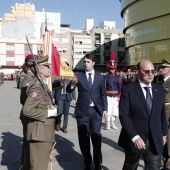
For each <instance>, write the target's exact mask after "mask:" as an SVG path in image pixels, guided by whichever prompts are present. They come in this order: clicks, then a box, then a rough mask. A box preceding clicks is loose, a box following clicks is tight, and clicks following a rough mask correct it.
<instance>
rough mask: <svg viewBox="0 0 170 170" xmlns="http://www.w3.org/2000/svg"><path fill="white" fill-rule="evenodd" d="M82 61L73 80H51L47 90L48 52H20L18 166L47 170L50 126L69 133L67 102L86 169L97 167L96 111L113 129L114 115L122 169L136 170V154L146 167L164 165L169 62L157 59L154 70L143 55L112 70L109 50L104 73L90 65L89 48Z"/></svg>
mask: <svg viewBox="0 0 170 170" xmlns="http://www.w3.org/2000/svg"><path fill="white" fill-rule="evenodd" d="M35 61H36V62H35ZM83 61H84V72H79V73H76V78H75V79H74V80H66V79H64V80H55V81H53V82H52V84H53V85H54V84H55V89H52V90H50V89H49V87H48V83H47V78H48V77H49V76H51V65H50V64H49V63H48V56H45V57H41V58H38V57H37V56H36V55H32V54H30V55H27V56H26V58H25V63H24V64H23V66H22V69H23V71H24V72H25V76H24V78H23V80H22V82H21V83H20V88H21V95H20V103H21V104H22V106H23V107H22V110H21V113H20V119H21V122H22V124H23V150H22V165H23V169H24V170H47V167H48V163H49V158H50V154H51V151H52V147H53V145H54V143H55V130H56V131H59V130H62V131H63V132H64V133H69V132H68V117H69V116H68V115H69V107H70V104H71V103H72V104H74V105H75V113H74V114H75V117H76V122H77V130H78V131H77V132H78V140H79V146H80V151H81V153H82V155H83V158H84V167H83V169H84V170H90V169H91V165H92V162H94V164H95V170H101V169H102V168H101V164H102V162H103V159H102V147H101V143H102V134H101V124H102V117H103V118H104V119H105V130H110V129H111V128H112V129H114V130H117V129H118V127H117V126H116V121H117V120H116V119H117V118H118V117H119V119H120V122H121V125H122V129H121V133H120V136H119V139H118V145H119V146H121V147H123V148H124V152H125V161H124V164H123V165H122V166H123V168H122V169H123V170H136V169H137V167H138V163H139V160H140V158H141V156H143V158H144V163H145V169H147V170H158V169H160V168H161V167H162V168H163V169H165V170H168V169H170V160H169V158H170V134H169V133H170V132H169V130H168V127H169V116H170V114H169V110H170V95H169V88H170V62H169V61H167V60H163V61H162V65H161V69H160V71H159V73H157V72H156V70H155V68H154V65H153V63H152V62H151V61H149V60H142V61H140V62H139V63H138V65H137V67H136V70H134V71H133V72H132V71H131V70H128V72H126V73H124V72H121V71H120V72H118V71H117V63H116V62H115V53H114V52H111V55H110V60H109V62H108V64H107V68H108V73H107V74H105V75H102V74H100V73H99V72H97V71H95V70H94V65H95V57H94V56H93V54H91V53H88V54H86V55H85V56H84V58H83ZM53 87H54V86H53ZM76 88H77V91H78V94H77V95H76V94H75V89H76ZM76 96H77V99H76ZM62 115H63V122H62V120H61V119H62ZM61 124H63V125H62V126H61ZM90 141H92V147H93V152H92V153H91V149H90V146H91V144H90Z"/></svg>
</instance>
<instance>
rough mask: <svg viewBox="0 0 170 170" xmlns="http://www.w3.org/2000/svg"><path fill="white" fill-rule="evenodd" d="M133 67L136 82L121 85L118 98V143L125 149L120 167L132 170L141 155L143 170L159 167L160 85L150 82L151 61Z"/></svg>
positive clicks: (162, 141) (162, 133)
mask: <svg viewBox="0 0 170 170" xmlns="http://www.w3.org/2000/svg"><path fill="white" fill-rule="evenodd" d="M137 69H138V71H137V72H138V81H137V82H134V83H131V84H128V85H126V86H124V87H123V88H122V92H121V97H120V105H119V118H120V122H121V125H122V130H121V133H120V136H119V141H118V144H119V145H120V146H121V147H123V148H124V149H125V161H124V165H123V170H136V169H137V167H138V163H139V160H140V158H141V156H142V155H143V157H144V162H145V169H154V170H159V169H160V165H161V154H162V151H163V145H164V144H165V142H166V135H167V124H166V115H165V104H164V102H165V96H164V88H163V87H162V86H160V85H157V84H154V83H152V81H153V79H154V74H155V68H154V66H153V64H152V62H150V61H149V60H142V61H140V62H139V63H138V66H137ZM151 160H152V161H151Z"/></svg>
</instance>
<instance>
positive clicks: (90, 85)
mask: <svg viewBox="0 0 170 170" xmlns="http://www.w3.org/2000/svg"><path fill="white" fill-rule="evenodd" d="M88 74H89V80H88V82H89V87H90V90H91V88H92V77H91V75H92V73H88ZM91 103H92V99H91V96H90V101H89V104H91Z"/></svg>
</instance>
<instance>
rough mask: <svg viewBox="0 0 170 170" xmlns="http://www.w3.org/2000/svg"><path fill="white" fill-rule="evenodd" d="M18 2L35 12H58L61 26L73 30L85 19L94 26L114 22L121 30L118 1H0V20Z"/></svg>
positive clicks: (81, 24)
mask: <svg viewBox="0 0 170 170" xmlns="http://www.w3.org/2000/svg"><path fill="white" fill-rule="evenodd" d="M16 2H18V3H20V4H23V3H24V2H27V3H33V4H34V5H35V10H36V11H42V8H44V9H45V11H46V12H60V13H61V24H70V27H71V28H73V29H82V28H84V26H85V20H86V19H91V18H93V19H94V26H98V25H99V23H100V22H101V21H116V29H121V28H122V27H123V26H122V23H123V20H122V18H121V16H120V11H121V4H120V1H119V0H105V1H104V0H17V1H16V0H0V18H1V17H3V15H4V13H10V12H11V6H14V5H15V3H16Z"/></svg>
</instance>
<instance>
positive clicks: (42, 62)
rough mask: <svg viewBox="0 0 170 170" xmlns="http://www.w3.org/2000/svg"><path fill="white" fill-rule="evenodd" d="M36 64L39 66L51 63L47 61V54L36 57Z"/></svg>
mask: <svg viewBox="0 0 170 170" xmlns="http://www.w3.org/2000/svg"><path fill="white" fill-rule="evenodd" d="M37 64H38V65H40V66H50V65H51V64H50V63H49V62H48V55H47V56H44V57H40V58H38V59H37Z"/></svg>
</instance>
